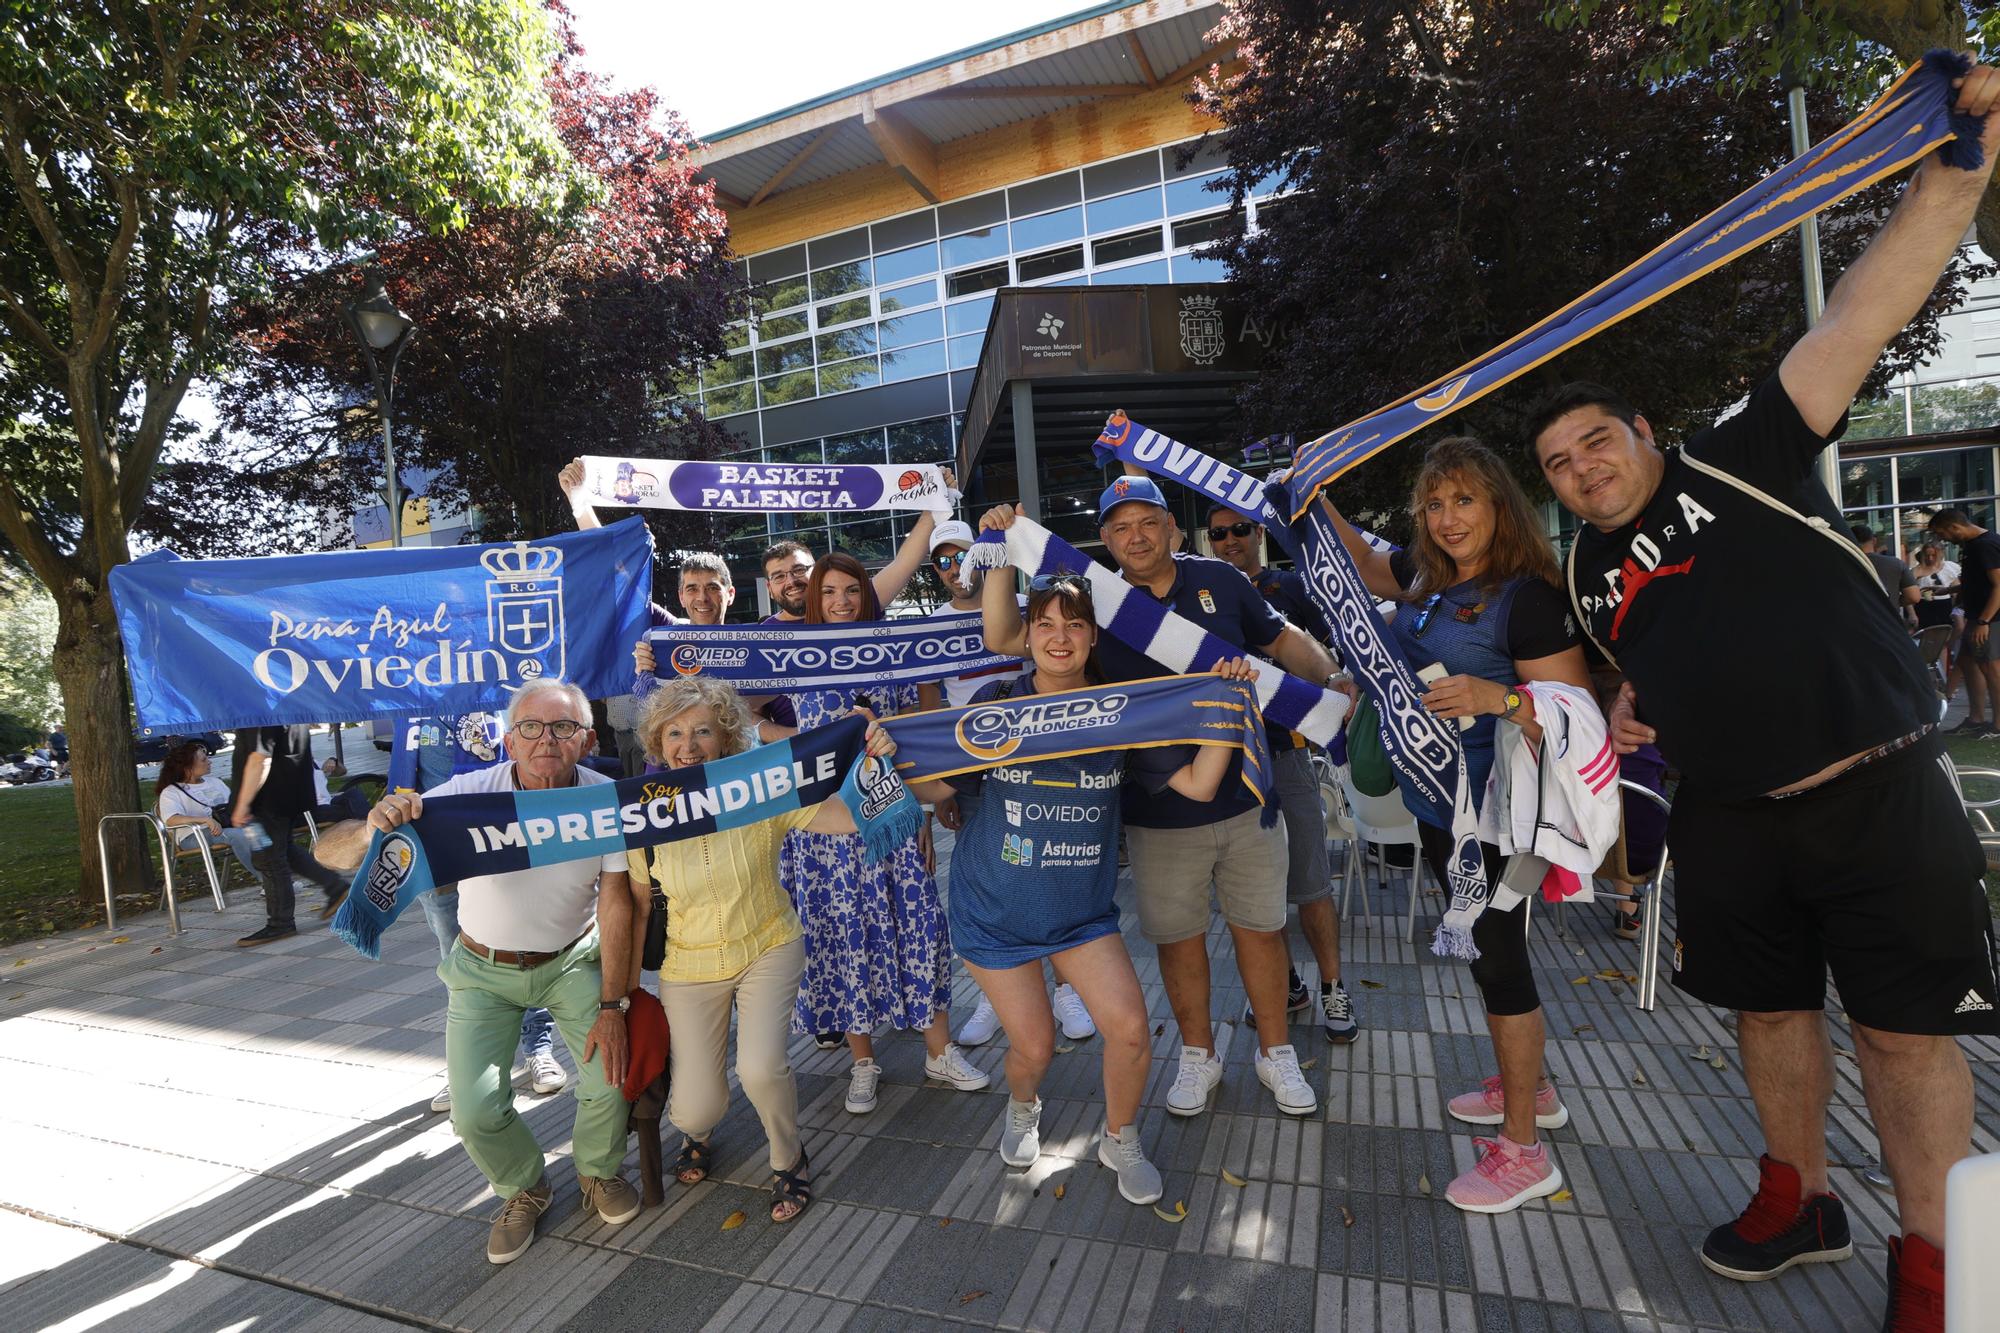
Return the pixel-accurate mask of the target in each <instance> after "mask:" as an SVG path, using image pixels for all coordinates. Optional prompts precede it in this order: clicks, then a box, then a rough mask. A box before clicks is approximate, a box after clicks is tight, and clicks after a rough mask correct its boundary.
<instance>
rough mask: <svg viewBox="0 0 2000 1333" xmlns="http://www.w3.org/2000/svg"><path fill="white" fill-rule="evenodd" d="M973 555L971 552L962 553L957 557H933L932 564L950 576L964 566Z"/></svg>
mask: <svg viewBox="0 0 2000 1333" xmlns="http://www.w3.org/2000/svg"><path fill="white" fill-rule="evenodd" d="M971 555H972V552H970V551H960V552H959V553H958V554H957V555H934V556H932V557H931V563H932V564H934V565H936V566H937V567H938V568H939V569H942V570H943V571H944V572H945V573H947V574H949V573H951V571H952V570H953V569H954V568H958V567H961V566H963V565H964V564H965V562H966V560H967V559H968V558H970V557H971Z"/></svg>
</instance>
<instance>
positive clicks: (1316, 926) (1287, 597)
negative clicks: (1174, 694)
mask: <svg viewBox="0 0 2000 1333" xmlns="http://www.w3.org/2000/svg"><path fill="white" fill-rule="evenodd" d="M1208 547H1209V549H1210V550H1211V551H1214V552H1215V554H1216V555H1217V556H1219V557H1221V558H1222V559H1224V560H1227V561H1228V562H1229V563H1230V564H1232V565H1234V566H1236V569H1237V572H1238V573H1240V574H1242V575H1243V577H1244V578H1246V579H1249V580H1250V586H1251V587H1253V588H1255V589H1256V590H1257V591H1258V592H1259V593H1261V594H1262V595H1263V597H1264V600H1265V601H1267V602H1269V603H1270V604H1271V606H1272V608H1273V609H1275V610H1276V611H1277V612H1278V614H1279V615H1281V616H1283V617H1284V618H1285V619H1286V620H1287V621H1289V622H1290V623H1291V624H1292V625H1294V626H1296V627H1297V628H1299V629H1301V630H1304V631H1305V632H1306V633H1307V634H1309V635H1311V636H1312V638H1313V640H1314V641H1315V642H1317V643H1320V644H1327V643H1329V642H1330V641H1331V640H1332V638H1333V632H1332V630H1331V629H1329V628H1328V626H1327V623H1326V617H1325V616H1323V615H1321V614H1320V610H1319V608H1318V607H1317V606H1315V605H1314V604H1313V600H1312V596H1311V594H1309V593H1308V592H1307V591H1306V584H1305V580H1304V579H1302V578H1300V577H1299V576H1298V575H1297V574H1295V573H1293V572H1292V571H1291V570H1288V569H1272V568H1271V567H1270V566H1268V565H1266V564H1265V563H1264V525H1263V524H1261V523H1259V522H1257V521H1256V520H1255V519H1253V518H1249V517H1246V516H1245V515H1243V514H1239V513H1237V512H1236V511H1235V510H1234V509H1231V508H1229V506H1227V505H1210V506H1209V510H1208ZM1265 730H1266V732H1267V733H1268V735H1269V736H1270V741H1271V762H1272V764H1273V765H1274V766H1275V768H1276V769H1277V775H1276V785H1277V789H1278V808H1279V809H1280V810H1282V811H1283V812H1284V815H1285V840H1286V843H1287V846H1288V849H1289V853H1290V854H1289V856H1288V857H1287V862H1286V864H1287V867H1288V868H1287V870H1286V874H1285V901H1286V902H1288V903H1290V904H1291V905H1292V906H1294V907H1296V908H1298V909H1299V933H1300V934H1301V935H1304V936H1305V937H1306V947H1308V948H1310V949H1311V950H1312V953H1313V959H1314V961H1315V962H1317V963H1318V964H1319V1017H1320V1026H1321V1027H1322V1028H1323V1029H1324V1030H1325V1032H1326V1039H1327V1040H1328V1041H1330V1042H1334V1043H1335V1044H1337V1045H1346V1044H1347V1043H1348V1042H1351V1041H1353V1040H1354V1039H1355V1038H1356V1037H1357V1036H1359V1035H1360V1028H1359V1027H1358V1026H1357V1025H1356V1023H1355V1021H1354V1003H1353V1001H1351V1000H1350V999H1349V998H1348V996H1347V988H1346V987H1345V986H1343V985H1341V984H1340V916H1339V914H1338V913H1336V912H1335V911H1334V910H1333V866H1332V863H1331V862H1330V861H1329V860H1328V859H1327V854H1326V807H1325V806H1324V805H1323V804H1322V803H1321V802H1320V795H1319V779H1318V778H1317V777H1315V776H1314V775H1313V766H1312V748H1311V746H1312V743H1311V742H1310V741H1308V740H1306V739H1305V737H1303V736H1300V735H1299V734H1298V733H1297V732H1294V731H1292V730H1291V729H1290V728H1288V727H1278V726H1268V725H1267V726H1266V728H1265ZM1290 952H1291V950H1290V949H1289V947H1288V948H1287V949H1286V953H1287V955H1289V954H1290ZM1290 987H1291V989H1290V990H1289V992H1288V993H1287V994H1286V996H1285V1008H1286V1010H1287V1011H1288V1012H1290V1013H1300V1012H1303V1011H1304V1010H1305V1009H1306V1008H1307V1007H1309V1006H1310V1005H1311V1004H1312V1003H1313V997H1312V994H1311V993H1310V992H1309V991H1307V990H1306V983H1305V981H1304V979H1303V978H1301V977H1300V976H1299V970H1298V968H1297V967H1293V968H1292V969H1291V976H1290Z"/></svg>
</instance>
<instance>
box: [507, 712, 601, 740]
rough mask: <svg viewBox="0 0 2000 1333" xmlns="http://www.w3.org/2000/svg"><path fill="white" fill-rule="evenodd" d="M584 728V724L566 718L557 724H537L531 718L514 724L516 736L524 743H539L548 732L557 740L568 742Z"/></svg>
mask: <svg viewBox="0 0 2000 1333" xmlns="http://www.w3.org/2000/svg"><path fill="white" fill-rule="evenodd" d="M583 728H584V724H583V723H581V722H578V721H576V720H575V719H574V718H567V717H566V718H563V719H561V720H560V721H556V722H537V721H536V720H535V719H534V718H529V719H528V720H527V721H525V722H516V723H515V724H514V734H515V735H516V736H519V737H520V738H521V739H522V740H524V741H538V740H540V739H541V738H542V733H543V732H544V731H546V732H548V733H549V735H551V736H553V737H555V738H556V739H557V740H559V741H566V740H568V739H569V738H570V737H572V736H574V735H576V733H577V732H579V731H582V730H583Z"/></svg>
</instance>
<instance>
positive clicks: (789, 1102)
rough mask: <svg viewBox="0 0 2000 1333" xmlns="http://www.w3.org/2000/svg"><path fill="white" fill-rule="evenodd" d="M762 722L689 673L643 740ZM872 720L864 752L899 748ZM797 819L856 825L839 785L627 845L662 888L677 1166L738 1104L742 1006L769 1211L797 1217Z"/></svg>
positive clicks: (740, 738)
mask: <svg viewBox="0 0 2000 1333" xmlns="http://www.w3.org/2000/svg"><path fill="white" fill-rule="evenodd" d="M754 725H755V724H754V723H753V722H752V720H751V717H750V713H749V710H748V709H746V708H745V707H744V705H743V701H742V699H741V698H740V697H739V696H738V695H737V693H736V691H735V690H734V689H732V688H730V687H729V686H728V685H726V684H724V683H723V682H721V681H717V680H703V679H700V678H698V677H692V676H690V677H683V678H682V679H679V680H676V681H672V682H670V683H668V684H666V685H662V686H661V687H660V688H659V689H657V690H655V691H654V692H653V694H652V695H651V696H649V697H648V698H647V700H646V702H645V706H644V709H643V711H641V713H640V715H639V739H640V740H641V741H642V742H643V743H644V744H645V747H646V753H647V754H648V755H650V756H652V758H653V759H654V760H656V761H657V762H659V763H662V764H665V765H666V766H667V767H668V768H684V767H686V766H688V765H691V764H705V763H712V762H714V761H715V760H717V759H720V758H722V757H723V756H724V755H731V754H737V753H739V752H741V751H742V750H745V749H747V748H749V746H750V745H751V744H752V741H751V739H750V738H751V737H752V736H753V735H755V732H754V731H753V730H752V728H753V727H754ZM895 748H896V745H895V742H894V741H892V740H890V739H889V737H888V735H887V733H885V732H883V731H882V730H881V729H879V728H878V727H877V726H875V724H874V723H873V722H872V721H871V722H870V723H869V726H868V752H869V753H870V754H872V755H876V756H878V757H879V756H884V755H888V754H893V753H894V752H895ZM790 829H809V830H811V831H812V832H814V833H852V832H854V819H853V816H852V815H851V814H850V813H849V812H848V809H847V807H846V806H845V805H844V804H842V803H841V801H840V800H839V799H838V798H833V799H829V800H826V801H822V802H820V803H819V804H818V805H815V806H809V807H807V808H805V809H803V810H795V811H793V812H791V813H790V814H787V815H783V816H780V817H779V818H777V819H767V820H765V821H763V822H762V823H758V824H749V825H746V826H744V827H742V828H735V829H728V830H725V831H723V832H720V833H711V834H708V835H706V836H704V837H700V838H690V839H687V840H686V841H684V842H670V843H665V844H662V845H661V846H658V847H653V848H649V849H647V850H646V851H644V852H632V853H629V857H630V862H631V866H632V875H633V877H634V880H635V882H636V881H638V880H644V881H647V882H648V883H651V884H657V885H659V886H660V889H661V891H662V892H663V893H664V894H665V895H666V899H667V953H666V959H665V961H664V962H662V963H661V965H660V1003H661V1005H662V1007H664V1008H665V1009H666V1011H667V1023H668V1025H669V1027H671V1028H672V1030H673V1045H672V1047H671V1057H670V1058H671V1059H672V1061H673V1080H672V1090H671V1092H670V1093H669V1094H668V1101H667V1118H668V1119H669V1120H671V1121H672V1122H673V1125H674V1128H675V1129H678V1130H679V1131H680V1132H681V1133H682V1134H683V1135H685V1136H686V1138H685V1140H684V1142H683V1143H682V1144H681V1150H680V1154H679V1156H678V1157H677V1158H676V1159H675V1162H674V1176H675V1178H676V1179H678V1180H679V1181H680V1182H681V1183H682V1184H683V1185H692V1184H694V1183H695V1182H697V1181H699V1180H701V1179H703V1178H704V1177H706V1176H707V1175H708V1172H709V1168H710V1166H711V1164H712V1162H713V1160H714V1148H713V1147H712V1146H711V1145H710V1143H709V1134H710V1132H711V1131H713V1130H714V1128H715V1126H716V1124H717V1123H718V1122H719V1121H720V1120H721V1119H722V1116H723V1113H724V1112H725V1111H727V1110H728V1109H729V1083H728V1079H727V1077H726V1075H725V1073H724V1070H723V1060H724V1056H725V1054H726V1051H727V1047H728V1043H729V1009H730V1005H731V1004H732V1003H733V1004H734V1005H735V1007H736V1077H737V1080H738V1081H739V1082H741V1083H742V1085H743V1091H744V1093H745V1095H747V1096H748V1097H749V1098H750V1104H751V1105H752V1106H754V1107H755V1108H756V1109H757V1116H758V1118H759V1119H760V1120H762V1121H763V1122H764V1133H765V1136H766V1137H767V1138H768V1139H769V1140H770V1143H771V1220H772V1221H773V1222H789V1221H790V1220H791V1219H793V1218H794V1217H797V1216H798V1215H799V1214H800V1213H801V1212H803V1211H804V1210H805V1207H806V1205H807V1204H809V1203H811V1202H812V1190H811V1188H810V1186H809V1185H808V1183H807V1181H806V1153H805V1147H804V1145H803V1144H801V1143H800V1142H799V1098H798V1085H797V1083H796V1082H795V1081H794V1080H793V1078H792V1067H791V1064H790V1057H789V1056H788V1054H787V1051H786V1046H787V1044H788V1043H789V1041H790V1033H791V1019H792V1005H793V1003H794V1001H796V1000H797V998H798V993H799V977H800V975H801V974H802V973H803V972H804V971H805V965H806V953H805V941H804V938H803V935H804V932H803V931H802V930H801V929H800V926H799V918H798V914H797V913H796V912H794V911H793V910H792V904H791V901H790V899H788V898H787V897H786V896H785V892H784V890H783V889H781V888H779V887H778V847H779V844H781V843H782V842H783V841H784V838H785V833H786V832H787V831H788V830H790Z"/></svg>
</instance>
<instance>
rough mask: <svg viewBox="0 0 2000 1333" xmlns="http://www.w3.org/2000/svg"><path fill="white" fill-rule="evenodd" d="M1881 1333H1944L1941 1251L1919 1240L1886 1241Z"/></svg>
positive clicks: (1912, 1238)
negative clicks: (1886, 1281)
mask: <svg viewBox="0 0 2000 1333" xmlns="http://www.w3.org/2000/svg"><path fill="white" fill-rule="evenodd" d="M1882 1333H1944V1251H1943V1250H1940V1249H1939V1248H1938V1247H1937V1246H1935V1245H1933V1244H1931V1243H1930V1242H1929V1241H1927V1240H1925V1239H1924V1238H1923V1237H1922V1236H1891V1237H1890V1238H1889V1309H1888V1311H1887V1313H1885V1314H1884V1315H1883V1316H1882Z"/></svg>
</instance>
